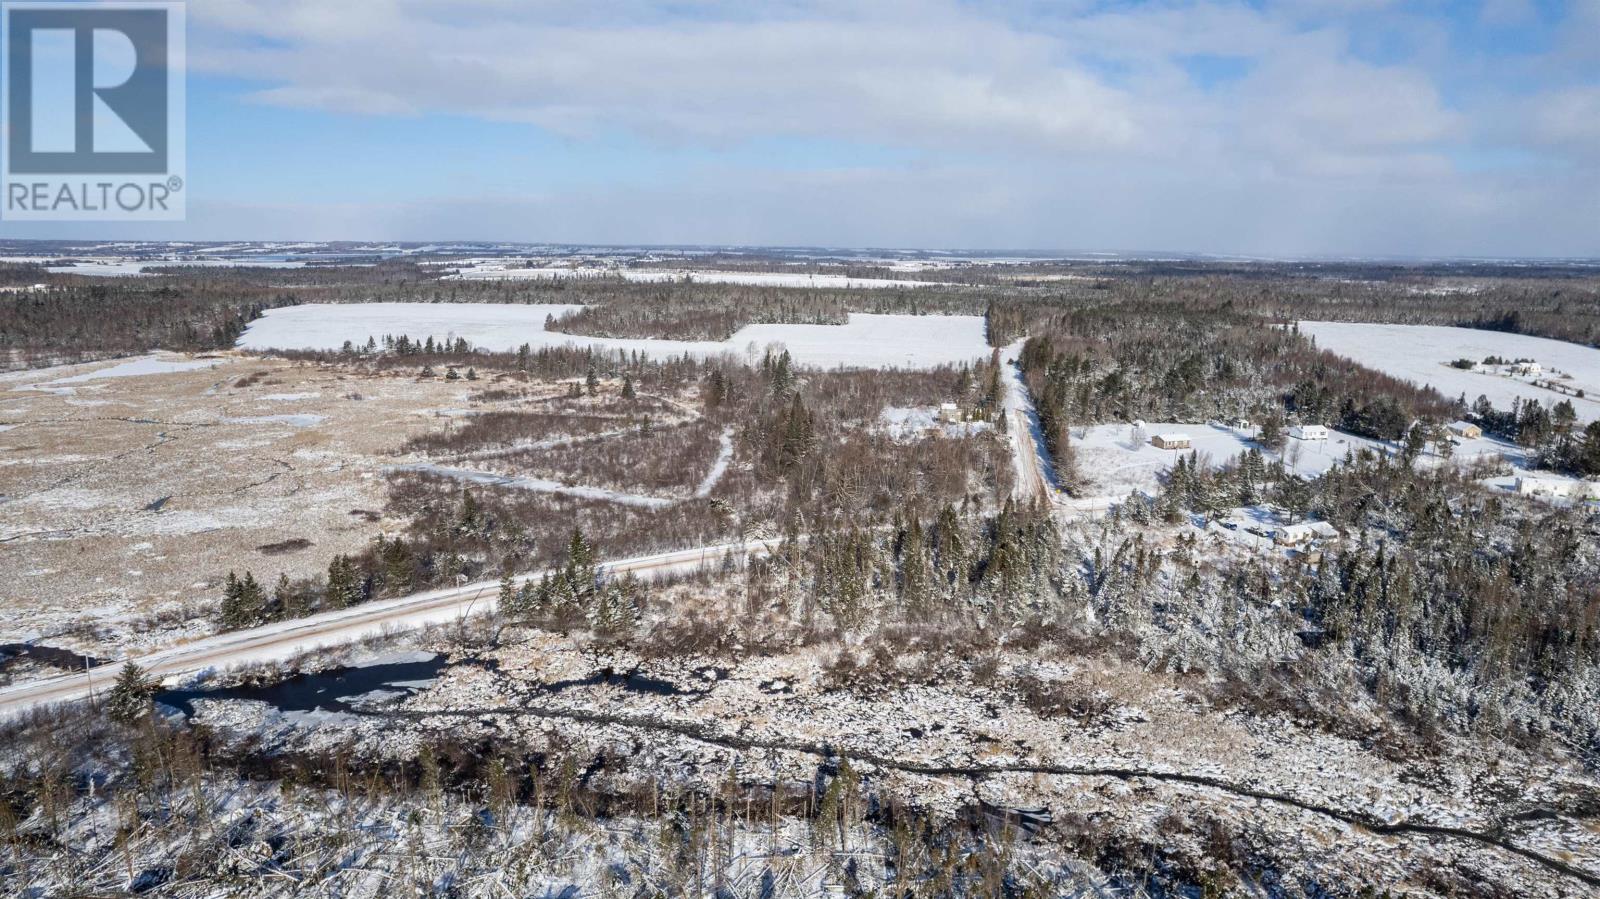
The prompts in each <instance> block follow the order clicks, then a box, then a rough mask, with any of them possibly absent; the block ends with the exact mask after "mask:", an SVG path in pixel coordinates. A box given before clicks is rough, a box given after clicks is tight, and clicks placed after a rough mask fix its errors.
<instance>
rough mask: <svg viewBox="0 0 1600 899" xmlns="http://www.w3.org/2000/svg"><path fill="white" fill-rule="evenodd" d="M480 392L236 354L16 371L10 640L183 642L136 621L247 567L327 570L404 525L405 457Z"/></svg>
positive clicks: (7, 435) (2, 514)
mask: <svg viewBox="0 0 1600 899" xmlns="http://www.w3.org/2000/svg"><path fill="white" fill-rule="evenodd" d="M119 374H120V376H118V375H119ZM468 392H469V391H468V388H467V386H466V385H465V383H464V382H458V383H447V382H445V381H443V380H438V381H421V382H419V381H416V380H414V379H412V378H409V377H363V376H359V375H352V374H350V373H347V372H335V371H331V370H324V369H321V368H318V367H315V366H310V365H296V364H290V363H285V362H282V361H272V360H261V359H255V358H249V357H236V356H216V357H212V358H205V359H187V358H183V357H178V356H163V357H151V358H146V359H140V360H135V361H133V362H123V363H113V364H109V365H97V366H76V367H71V368H65V369H56V370H45V371H35V372H29V373H25V374H23V375H20V376H19V375H12V376H8V377H7V379H6V381H5V382H3V383H0V422H3V425H0V429H3V433H0V495H3V500H0V569H3V570H5V571H7V572H8V573H9V576H8V577H7V578H6V579H5V583H4V585H3V586H0V590H3V591H4V600H5V607H6V609H7V615H6V617H5V620H4V621H3V622H0V643H4V642H8V641H13V640H23V639H28V638H32V637H36V636H39V635H40V634H51V633H56V632H60V631H61V630H62V629H66V628H70V627H72V626H74V625H76V624H79V623H85V622H87V623H89V624H90V625H92V627H90V632H91V634H92V632H93V631H95V630H97V629H100V628H104V629H106V631H107V633H108V635H114V636H115V638H116V639H130V640H134V641H140V640H145V641H152V640H161V639H167V638H170V637H172V636H174V635H173V634H166V635H159V634H153V633H149V632H145V633H137V634H135V633H125V632H124V631H125V628H123V627H121V626H119V625H118V621H119V619H125V618H127V617H128V616H139V615H143V614H148V613H151V612H154V611H157V610H159V609H164V608H174V607H181V606H183V605H184V604H186V603H189V602H194V601H201V602H205V603H210V602H214V601H215V593H216V590H215V588H216V585H217V579H218V578H219V577H221V576H222V575H224V574H226V573H227V571H228V570H229V569H232V568H237V569H239V570H241V571H242V570H244V569H245V568H251V567H253V568H255V569H256V570H257V571H258V572H259V573H261V574H263V575H264V576H266V575H267V572H271V574H270V577H273V578H275V577H276V576H277V574H278V573H279V572H283V573H287V574H289V575H290V576H291V577H301V576H309V575H311V574H314V573H316V572H317V571H319V570H320V569H322V568H323V567H325V566H326V565H327V560H328V558H329V557H330V556H331V555H332V554H335V553H341V552H351V551H354V550H356V549H357V548H359V547H361V546H364V545H365V544H367V543H368V542H369V541H371V540H372V539H373V537H375V536H376V535H377V534H378V533H380V532H381V531H383V530H385V529H390V530H393V529H397V528H398V527H399V526H400V523H398V522H392V521H384V520H382V519H380V518H379V513H380V512H381V510H383V509H384V503H385V497H386V485H385V481H384V479H383V477H382V476H381V473H382V471H383V469H384V468H385V467H386V466H389V465H392V464H394V458H393V457H392V456H391V455H390V454H391V453H393V452H394V451H396V450H397V449H398V448H399V447H400V446H401V445H403V444H404V443H405V442H406V440H407V439H408V438H410V437H413V436H419V435H422V434H426V433H429V432H431V431H436V430H439V429H440V428H442V427H444V426H445V425H446V423H447V422H448V419H446V418H441V417H438V415H437V414H435V413H440V412H443V411H446V410H449V409H451V408H454V407H459V406H462V405H465V404H466V403H467V394H468ZM293 541H309V542H308V543H305V544H303V545H302V544H300V543H296V542H293ZM85 636H86V637H87V640H86V642H85V643H83V644H82V645H85V646H91V647H92V646H96V645H98V643H97V641H96V639H95V638H94V637H93V636H91V635H85Z"/></svg>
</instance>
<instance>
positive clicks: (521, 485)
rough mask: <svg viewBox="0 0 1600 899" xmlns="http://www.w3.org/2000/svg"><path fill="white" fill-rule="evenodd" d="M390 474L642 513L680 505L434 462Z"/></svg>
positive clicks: (636, 494) (655, 499)
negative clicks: (630, 508) (546, 495)
mask: <svg viewBox="0 0 1600 899" xmlns="http://www.w3.org/2000/svg"><path fill="white" fill-rule="evenodd" d="M387 470H388V471H415V472H422V473H424V474H432V475H438V476H439V477H441V478H453V479H454V480H457V481H466V482H467V483H469V484H481V485H483V486H485V487H510V488H512V489H514V490H531V491H533V492H535V493H557V494H560V495H562V496H572V497H576V498H578V499H594V500H600V501H601V502H608V503H617V504H619V505H623V506H638V507H639V508H642V509H665V508H667V507H668V506H673V505H676V504H677V503H679V502H681V501H680V500H675V499H663V498H662V497H659V496H645V495H643V494H640V493H623V492H622V491H620V490H607V489H605V488H604V487H583V486H580V485H575V484H563V483H561V482H559V481H549V480H545V479H544V478H518V477H512V476H510V475H503V474H492V473H490V472H487V471H475V470H473V469H470V468H451V467H449V466H447V465H435V464H433V463H432V462H417V463H415V464H412V465H398V466H395V467H394V468H390V469H387Z"/></svg>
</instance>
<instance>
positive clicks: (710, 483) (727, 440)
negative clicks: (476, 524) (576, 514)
mask: <svg viewBox="0 0 1600 899" xmlns="http://www.w3.org/2000/svg"><path fill="white" fill-rule="evenodd" d="M721 444H722V445H721V449H720V450H719V451H718V453H717V459H716V461H715V462H713V463H712V464H711V470H710V471H709V472H707V473H706V476H705V478H704V479H703V480H702V481H701V482H700V485H699V486H698V487H696V488H695V491H694V494H693V496H692V497H690V498H692V499H705V498H706V497H708V496H710V495H711V491H713V490H715V489H716V488H717V484H719V483H721V482H722V478H723V476H725V475H726V474H727V473H728V465H729V464H730V463H732V462H733V428H727V429H726V430H724V431H723V432H722V437H721ZM388 470H389V471H416V472H423V473H426V474H432V475H438V476H439V477H442V478H453V479H455V480H458V481H466V482H468V483H471V484H482V485H483V486H485V487H510V488H512V489H514V490H532V491H534V492H536V493H557V494H560V495H562V496H572V497H577V498H578V499H593V500H600V501H601V502H608V503H618V504H620V505H624V506H637V507H639V508H641V509H666V508H669V507H671V506H676V505H677V504H679V503H681V502H685V501H686V500H683V499H674V498H671V497H663V496H650V495H648V494H643V493H626V492H624V491H621V490H608V489H606V488H604V487H584V486H582V485H578V484H563V483H561V482H559V481H551V480H546V479H545V478H520V477H514V476H512V475H503V474H494V473H493V472H487V471H477V470H475V469H471V468H452V467H450V466H447V465H436V464H434V463H432V462H417V463H414V464H411V465H399V466H396V467H394V468H390V469H388Z"/></svg>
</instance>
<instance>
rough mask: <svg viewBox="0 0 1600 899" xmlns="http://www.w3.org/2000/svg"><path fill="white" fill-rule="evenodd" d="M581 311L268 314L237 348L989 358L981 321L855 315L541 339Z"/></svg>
mask: <svg viewBox="0 0 1600 899" xmlns="http://www.w3.org/2000/svg"><path fill="white" fill-rule="evenodd" d="M580 308H582V307H579V306H561V305H511V304H494V303H449V304H445V303H356V304H348V305H316V304H312V305H304V306H288V307H284V308H281V309H272V310H269V311H268V312H267V313H266V315H265V316H263V317H262V318H259V319H257V320H256V321H255V322H253V323H252V324H251V325H250V327H249V328H248V329H247V330H246V331H245V333H244V335H243V336H242V337H241V338H240V340H239V346H240V347H241V348H243V349H249V350H270V349H306V350H337V349H339V348H340V347H342V346H343V345H344V344H345V342H346V341H349V342H350V343H353V344H356V345H357V346H360V345H362V344H365V343H366V341H367V338H369V337H373V338H377V339H379V340H382V339H383V337H384V336H385V335H392V336H396V337H398V336H400V335H402V334H404V335H407V336H410V337H412V338H416V339H426V338H427V337H430V336H431V337H434V338H448V339H455V338H463V339H465V340H466V341H467V342H469V343H471V344H472V345H473V346H475V347H477V348H480V349H486V350H494V351H501V352H509V351H514V350H516V349H517V348H518V347H520V346H521V345H522V344H524V343H526V344H529V345H530V346H532V347H533V348H535V349H538V348H540V347H552V346H591V347H595V348H598V349H601V350H612V351H617V350H622V351H628V352H642V353H645V354H648V355H650V356H652V357H655V358H665V357H672V356H682V355H684V354H688V355H691V356H695V357H697V358H709V357H715V356H721V355H725V354H731V355H734V356H743V357H745V358H747V359H758V358H760V356H761V354H762V353H763V352H764V351H765V350H766V349H767V348H768V347H769V346H774V345H782V346H783V347H784V348H786V349H788V350H789V353H790V355H791V356H792V357H793V358H794V361H795V363H796V364H798V365H805V366H815V367H819V368H834V367H840V366H843V367H847V368H891V367H893V368H935V367H938V366H941V365H958V364H961V363H969V362H973V361H975V360H978V359H982V358H983V357H984V356H986V355H988V353H989V347H988V345H987V342H986V340H985V337H984V321H983V317H982V316H976V315H867V314H854V315H851V316H850V322H849V324H845V325H774V324H763V325H749V326H747V327H745V328H742V329H740V330H739V332H738V333H736V334H734V335H733V337H732V338H730V339H728V340H725V341H681V340H655V339H619V338H609V337H585V336H582V335H577V334H559V333H552V332H548V331H546V330H545V329H544V323H545V318H546V317H547V316H557V317H559V316H560V315H562V314H563V313H566V312H569V311H573V310H576V309H580Z"/></svg>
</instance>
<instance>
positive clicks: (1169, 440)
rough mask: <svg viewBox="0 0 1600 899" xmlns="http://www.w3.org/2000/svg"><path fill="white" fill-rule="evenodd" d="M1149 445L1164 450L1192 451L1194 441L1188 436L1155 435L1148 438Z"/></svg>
mask: <svg viewBox="0 0 1600 899" xmlns="http://www.w3.org/2000/svg"><path fill="white" fill-rule="evenodd" d="M1150 445H1151V446H1154V447H1155V448H1157V449H1164V450H1185V449H1193V448H1194V441H1193V440H1191V439H1190V438H1189V435H1188V434H1157V435H1156V436H1154V437H1152V438H1150Z"/></svg>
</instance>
